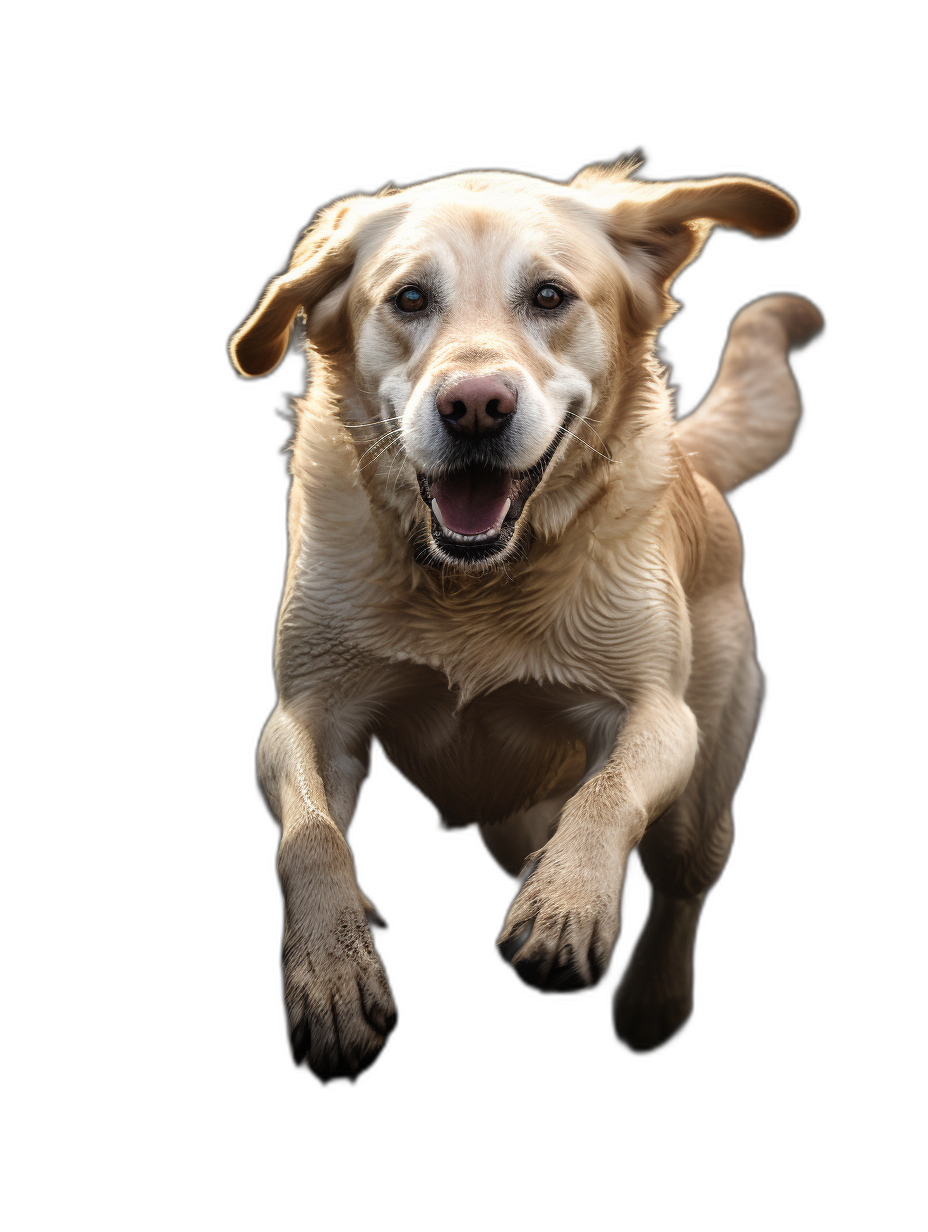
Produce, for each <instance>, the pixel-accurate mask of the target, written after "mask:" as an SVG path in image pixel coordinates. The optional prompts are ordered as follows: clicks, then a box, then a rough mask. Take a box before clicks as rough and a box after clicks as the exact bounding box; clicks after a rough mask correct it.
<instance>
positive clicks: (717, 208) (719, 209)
mask: <svg viewBox="0 0 928 1232" xmlns="http://www.w3.org/2000/svg"><path fill="white" fill-rule="evenodd" d="M643 161H644V157H643V155H642V154H641V152H640V151H637V152H636V153H635V154H632V155H629V156H626V157H624V158H620V159H619V160H618V162H616V163H614V164H612V165H611V166H592V167H584V168H583V170H582V171H580V172H578V174H577V175H576V176H575V177H574V179H573V181H572V184H571V186H572V187H576V188H580V189H584V190H586V191H587V192H589V193H590V194H591V195H592V196H593V197H594V198H595V200H596V204H597V206H598V208H599V210H600V211H602V215H601V216H602V217H603V218H604V222H605V227H606V231H607V232H608V234H609V238H610V239H611V240H612V242H613V244H614V245H615V246H616V248H617V249H618V250H619V252H620V253H621V254H622V256H623V257H624V258H625V260H626V263H627V265H628V266H629V267H630V272H631V273H632V274H633V275H636V277H635V278H634V280H633V282H634V285H632V286H630V287H629V288H628V291H629V295H628V302H627V309H628V311H629V314H630V319H633V320H636V321H637V322H638V324H639V325H640V326H641V327H642V328H644V329H653V328H654V326H655V325H656V324H660V323H662V321H666V320H667V319H668V318H669V317H670V315H671V313H672V312H673V310H674V308H675V307H676V305H675V303H674V301H673V300H672V299H671V297H670V295H669V293H668V292H669V287H670V284H671V283H672V282H673V280H674V278H675V277H676V276H677V274H678V273H679V272H680V270H681V269H682V268H683V267H684V265H686V264H687V263H688V262H690V261H692V260H693V258H694V257H695V256H696V255H697V254H698V252H699V250H700V249H701V248H702V246H703V244H704V243H705V242H706V240H707V239H708V237H709V233H710V232H711V230H712V228H713V226H715V225H716V224H719V225H721V226H723V227H738V228H739V229H740V230H742V231H747V232H748V233H749V234H750V235H757V236H764V235H779V234H781V233H782V232H783V231H787V230H788V229H789V228H790V227H791V226H792V225H793V223H794V222H795V221H796V213H797V211H796V205H795V203H794V202H793V200H792V199H791V198H790V197H788V196H787V195H786V193H784V192H781V191H780V189H779V188H774V187H773V185H772V184H765V183H764V182H763V181H762V180H751V179H747V178H746V177H745V176H721V177H719V178H717V179H711V180H677V181H671V182H659V181H647V180H636V179H634V178H633V177H634V175H635V173H636V171H637V170H638V169H639V167H640V166H641V164H642V163H643Z"/></svg>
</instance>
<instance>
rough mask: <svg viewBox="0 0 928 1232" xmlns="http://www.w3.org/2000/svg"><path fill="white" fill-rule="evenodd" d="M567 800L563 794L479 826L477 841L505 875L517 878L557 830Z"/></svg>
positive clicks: (566, 796)
mask: <svg viewBox="0 0 928 1232" xmlns="http://www.w3.org/2000/svg"><path fill="white" fill-rule="evenodd" d="M570 796H571V793H570V792H569V791H565V792H562V793H560V794H559V795H557V796H551V797H549V798H548V799H547V800H540V801H539V802H538V804H533V805H532V807H531V808H528V809H525V810H524V812H521V813H516V815H515V816H514V817H508V818H507V819H506V820H505V821H493V822H481V824H480V837H481V838H482V839H483V841H484V843H485V845H486V848H487V850H488V851H489V852H490V854H491V855H492V856H493V858H494V859H495V860H496V861H497V863H498V864H501V865H502V866H503V868H504V869H505V870H506V872H507V873H512V875H513V876H514V877H518V875H519V874H520V873H521V872H522V870H523V869H524V868H525V864H526V861H527V860H528V858H529V856H531V855H534V853H535V852H536V851H540V850H541V848H542V847H544V845H545V843H546V842H547V841H548V839H549V838H550V837H551V835H552V834H553V833H554V831H555V830H556V829H557V819H558V816H559V814H560V811H561V809H562V808H563V807H564V805H565V803H566V802H567V801H568V800H569V799H570Z"/></svg>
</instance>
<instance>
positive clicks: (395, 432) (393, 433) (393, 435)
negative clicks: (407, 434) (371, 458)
mask: <svg viewBox="0 0 928 1232" xmlns="http://www.w3.org/2000/svg"><path fill="white" fill-rule="evenodd" d="M401 431H402V430H401V429H400V428H391V430H390V431H389V432H384V433H382V434H381V435H380V436H378V437H377V439H376V441H371V443H370V444H369V445H368V447H367V449H365V451H364V452H363V453H362V454H361V456H360V458H358V465H359V466H360V465H361V463H362V462H363V461H364V459H365V458H366V457H367V455H368V454H369V453H370V452H371V450H372V449H376V448H377V446H378V445H379V444H380V443H381V441H387V442H388V444H389V442H390V440H391V439H392V440H396V439H397V437H398V436H400V434H401ZM378 456H379V455H378ZM362 469H363V468H362Z"/></svg>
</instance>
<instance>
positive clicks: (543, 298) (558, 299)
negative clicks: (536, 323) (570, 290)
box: [533, 283, 564, 308]
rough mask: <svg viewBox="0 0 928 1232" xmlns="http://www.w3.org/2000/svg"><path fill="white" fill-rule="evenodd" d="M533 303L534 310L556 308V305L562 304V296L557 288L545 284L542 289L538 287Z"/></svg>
mask: <svg viewBox="0 0 928 1232" xmlns="http://www.w3.org/2000/svg"><path fill="white" fill-rule="evenodd" d="M533 302H534V304H535V307H536V308H556V307H557V306H558V304H562V303H563V302H564V296H563V295H562V294H561V293H560V291H559V290H558V289H557V287H552V286H551V284H550V283H545V285H544V286H543V287H539V288H538V290H537V291H536V292H535V299H534V301H533Z"/></svg>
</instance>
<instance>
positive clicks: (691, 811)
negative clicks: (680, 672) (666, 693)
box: [614, 600, 762, 1051]
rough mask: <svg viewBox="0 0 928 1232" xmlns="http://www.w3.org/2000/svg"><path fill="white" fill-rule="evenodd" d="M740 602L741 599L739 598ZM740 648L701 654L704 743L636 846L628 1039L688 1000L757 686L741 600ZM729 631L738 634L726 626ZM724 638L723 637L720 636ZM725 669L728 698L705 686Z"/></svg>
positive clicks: (641, 1040) (725, 846) (668, 1028)
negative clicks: (645, 881) (641, 911)
mask: <svg viewBox="0 0 928 1232" xmlns="http://www.w3.org/2000/svg"><path fill="white" fill-rule="evenodd" d="M742 604H743V600H742ZM742 611H743V613H744V617H743V622H742V625H743V631H742V636H741V639H740V640H742V643H743V646H744V648H743V650H742V653H741V656H740V658H739V659H738V660H736V661H735V662H734V663H731V664H729V665H728V670H726V665H725V663H724V654H723V653H722V652H721V651H720V653H719V654H716V655H706V656H705V657H704V658H703V659H702V663H703V664H704V665H705V666H704V667H703V668H702V673H703V676H702V679H700V673H699V672H697V675H696V678H695V681H694V685H693V688H692V691H691V698H692V705H693V708H694V710H695V711H696V712H697V714H698V715H699V716H700V729H701V745H700V752H699V755H698V756H697V760H696V765H695V767H694V769H693V774H692V777H691V779H690V782H689V784H688V785H687V788H686V790H685V792H684V793H683V795H682V796H681V797H680V799H679V800H677V801H676V803H675V804H673V805H672V806H671V808H670V809H668V811H667V812H666V813H665V814H664V816H663V817H661V818H659V819H658V820H657V821H656V822H655V823H654V825H653V826H651V828H650V829H649V830H648V831H647V832H646V834H645V836H644V838H643V839H642V840H641V842H640V844H639V846H638V851H639V854H640V856H641V861H642V864H643V865H644V869H645V872H646V873H647V875H648V878H649V880H650V882H651V886H652V897H651V909H650V914H649V915H648V919H647V923H646V924H645V927H644V930H643V932H642V934H641V937H640V939H639V941H638V944H637V946H636V947H635V951H634V953H633V955H632V958H631V961H630V963H629V965H628V969H627V971H626V973H625V977H624V978H623V980H622V983H621V984H620V986H619V989H618V992H617V993H616V996H615V1003H614V1021H615V1028H616V1032H617V1033H618V1036H619V1038H620V1039H622V1040H624V1041H625V1043H626V1044H628V1045H629V1047H630V1048H633V1049H635V1050H636V1051H645V1050H647V1049H651V1048H656V1047H658V1045H660V1044H663V1043H664V1042H665V1041H666V1040H668V1039H669V1038H670V1037H671V1036H672V1035H673V1034H675V1032H676V1031H678V1030H679V1029H680V1027H682V1026H683V1024H684V1023H685V1022H686V1020H687V1018H688V1017H689V1016H690V1012H691V1010H692V1007H693V951H694V947H695V944H696V927H697V924H698V923H699V916H700V912H701V911H702V908H703V904H704V902H705V899H706V894H707V891H708V890H709V889H710V888H711V887H712V886H713V885H714V884H715V882H716V881H717V880H718V877H719V876H720V874H721V872H722V869H723V868H724V866H725V862H726V860H727V859H728V853H729V851H730V850H731V844H732V837H733V829H732V818H731V800H732V796H733V795H734V792H735V788H736V787H737V785H738V780H739V779H740V777H741V773H742V770H743V768H744V763H745V761H746V759H747V754H748V749H749V748H750V744H751V739H752V737H753V734H754V727H755V725H756V722H757V713H758V710H759V707H760V697H761V692H762V678H761V674H760V669H759V668H758V666H757V663H756V661H755V659H754V653H753V645H752V642H753V639H752V637H751V634H750V625H749V623H747V611H746V609H745V608H743V607H742ZM729 629H730V632H731V640H732V641H733V642H734V641H737V640H739V639H738V637H737V634H736V633H735V631H734V630H735V626H729ZM726 640H727V639H726ZM713 677H714V679H715V682H716V684H717V683H718V681H719V678H720V677H721V678H725V683H726V684H727V686H728V689H727V697H726V700H725V701H724V703H720V701H716V700H714V699H715V698H719V699H720V698H721V697H722V696H724V695H722V694H720V693H716V692H715V690H714V689H712V688H711V687H710V686H709V682H710V680H711V679H712V678H713Z"/></svg>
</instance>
